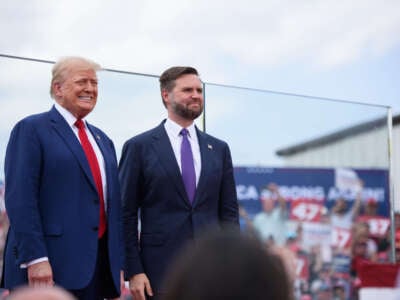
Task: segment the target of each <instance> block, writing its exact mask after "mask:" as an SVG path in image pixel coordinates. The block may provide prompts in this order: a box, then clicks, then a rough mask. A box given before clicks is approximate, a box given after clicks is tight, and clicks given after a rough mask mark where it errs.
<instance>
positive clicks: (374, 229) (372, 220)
mask: <svg viewBox="0 0 400 300" xmlns="http://www.w3.org/2000/svg"><path fill="white" fill-rule="evenodd" d="M357 221H358V222H367V223H368V225H369V233H370V235H371V236H373V237H384V236H386V233H387V231H388V230H389V226H390V219H389V218H385V217H379V216H372V217H370V216H360V217H359V218H358V219H357Z"/></svg>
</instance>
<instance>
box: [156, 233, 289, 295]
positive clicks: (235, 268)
mask: <svg viewBox="0 0 400 300" xmlns="http://www.w3.org/2000/svg"><path fill="white" fill-rule="evenodd" d="M170 270H171V271H170V273H169V274H168V276H166V278H167V281H166V282H165V284H166V285H165V286H166V287H168V294H166V295H165V297H164V300H187V299H191V300H204V299H207V300H217V299H218V300H219V299H252V300H258V299H260V300H261V299H269V300H288V299H292V288H291V284H290V283H289V277H288V274H287V273H286V270H285V267H284V265H283V262H282V260H281V258H280V257H279V256H277V255H276V254H273V253H272V252H269V251H268V250H266V248H265V246H263V245H262V244H261V242H259V241H258V240H257V239H255V238H252V237H249V236H245V235H242V234H239V233H238V232H236V233H234V232H218V233H211V234H208V235H205V236H203V238H202V239H200V240H199V241H198V242H196V243H195V244H193V245H191V246H189V247H187V248H185V251H184V252H183V253H182V255H181V256H180V257H179V258H178V259H177V261H175V264H174V265H173V266H172V268H171V269H170Z"/></svg>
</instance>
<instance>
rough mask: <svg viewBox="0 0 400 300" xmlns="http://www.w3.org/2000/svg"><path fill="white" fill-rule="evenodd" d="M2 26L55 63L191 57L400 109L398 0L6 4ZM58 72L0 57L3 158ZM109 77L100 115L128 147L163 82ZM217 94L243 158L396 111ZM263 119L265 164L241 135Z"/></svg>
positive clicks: (229, 70) (213, 78)
mask: <svg viewBox="0 0 400 300" xmlns="http://www.w3.org/2000/svg"><path fill="white" fill-rule="evenodd" d="M0 34H1V36H2V39H1V40H0V54H9V55H16V56H25V57H31V58H39V59H46V60H57V59H58V58H60V57H62V56H66V55H80V56H86V57H89V58H92V59H94V60H96V61H97V62H99V63H100V64H101V65H102V66H103V67H106V68H113V69H121V70H128V71H134V72H140V73H150V74H160V73H161V72H162V71H163V70H164V69H166V68H167V67H170V66H171V65H192V66H195V67H196V68H197V69H198V70H199V71H200V73H201V75H202V78H203V80H205V81H206V82H214V83H220V84H228V85H237V86H244V87H253V88H259V89H266V90H276V91H283V92H288V93H295V94H305V95H312V96H320V97H328V98H339V99H347V100H354V101H357V102H361V103H370V104H376V105H387V106H392V107H393V111H394V113H400V88H399V84H398V80H399V78H400V59H399V58H400V1H397V0H392V1H390V0H386V1H383V0H377V1H372V0H352V1H344V0H342V1H337V0H336V1H333V0H326V1H309V0H297V1H289V0H279V1H278V0H262V1H261V0H248V1H246V2H243V1H238V0H232V1H229V2H227V1H222V0H213V1H209V0H205V1H200V0H189V1H178V0H171V1H121V0H116V1H96V0H87V1H84V2H82V1H61V0H60V1H40V0H32V1H28V2H27V1H21V0H3V1H1V2H0ZM49 70H50V67H49V66H46V65H44V66H32V65H31V64H29V63H21V62H16V61H12V62H10V61H9V60H5V59H4V58H1V57H0V105H1V107H2V113H1V119H3V121H1V122H0V127H1V130H0V131H1V132H0V139H1V144H0V146H1V148H0V152H1V153H0V155H2V156H3V151H4V146H5V140H7V134H8V132H9V130H10V128H11V126H12V124H14V123H15V122H16V120H18V119H20V118H21V117H23V116H25V115H27V114H30V113H33V112H39V111H42V110H45V109H48V107H49V106H50V104H51V100H50V99H49V97H48V83H49V81H50V77H49V72H50V71H49ZM100 79H101V80H102V81H101V82H100V84H101V85H102V87H101V88H102V90H101V94H100V96H99V98H100V102H99V108H98V109H96V111H95V112H94V113H93V116H91V118H92V119H93V122H94V123H96V124H98V125H99V126H100V127H102V128H104V129H105V131H106V132H107V133H109V134H110V135H111V136H112V137H113V139H114V140H115V141H116V144H117V149H119V147H121V144H122V142H123V140H124V139H126V138H127V137H129V136H130V135H132V134H135V133H138V132H140V131H142V130H145V129H146V128H148V127H151V126H153V125H155V124H157V123H158V122H159V120H160V119H161V118H162V117H163V115H164V110H163V107H162V106H161V102H160V99H159V95H158V90H157V89H158V87H157V81H156V80H153V79H146V80H144V81H146V83H145V84H143V82H142V81H141V80H138V84H136V85H135V84H134V83H133V81H135V80H136V79H135V80H129V79H128V80H126V81H124V80H125V79H124V80H123V79H122V77H120V76H117V75H111V74H105V75H104V74H103V75H101V76H100ZM135 82H136V81H135ZM133 87H135V88H133ZM144 87H146V89H144ZM210 90H212V91H214V94H212V93H211V94H209V95H208V96H209V99H210V101H211V100H212V99H215V100H213V101H212V103H210V104H209V109H210V117H211V118H212V119H211V120H210V122H209V125H210V126H209V130H210V132H211V133H215V134H216V135H218V136H220V137H221V138H223V139H226V140H227V141H228V142H231V143H233V144H234V145H238V146H234V147H233V148H234V149H233V152H234V154H235V155H234V156H236V157H242V156H243V158H240V159H238V161H239V162H241V163H269V162H272V163H276V161H275V160H274V159H273V158H272V156H273V152H274V150H276V149H277V148H280V147H282V146H287V145H291V144H294V143H297V142H301V141H304V140H307V139H310V138H313V137H316V136H318V135H322V134H326V133H329V132H332V131H333V130H335V129H340V128H343V127H344V126H347V125H351V124H354V123H357V122H360V121H364V120H368V119H370V118H373V117H376V116H382V115H384V113H385V112H386V110H385V109H384V108H382V107H367V106H357V105H352V104H349V105H345V106H343V105H342V104H340V103H338V104H332V103H325V102H323V103H322V104H321V103H317V104H315V105H313V104H312V102H309V101H307V100H305V99H300V100H299V99H297V98H296V97H293V98H290V97H288V98H284V99H283V98H282V97H280V96H279V97H278V96H277V97H275V96H273V95H270V94H262V95H260V94H258V93H256V92H250V91H248V92H245V93H243V92H240V93H239V92H238V93H236V92H235V91H231V90H229V89H225V90H223V91H222V90H219V91H218V89H210ZM239 94H240V96H239ZM206 96H207V95H206ZM233 98H234V99H233ZM295 98H296V99H295ZM218 99H219V100H224V101H218ZM290 99H295V100H294V101H304V102H302V103H304V105H303V106H301V105H299V104H298V103H296V102H290ZM333 106H334V107H333ZM138 108H140V109H138ZM109 112H114V113H115V114H116V115H121V118H120V120H117V121H114V122H111V123H110V122H109V121H108V118H107V113H109ZM129 112H130V114H129ZM125 115H126V117H124V116H125ZM230 116H235V118H233V117H232V118H231V119H229V118H230ZM238 116H239V117H240V119H238ZM255 120H260V122H261V124H265V128H262V130H261V131H262V132H264V133H265V134H264V135H261V138H259V137H260V135H252V136H249V137H246V138H248V139H249V143H250V144H249V145H248V147H250V148H256V147H257V148H265V147H268V149H266V152H268V153H269V154H268V155H267V156H266V157H269V158H268V159H266V160H263V159H262V158H259V157H258V158H254V159H252V160H246V158H244V157H246V156H247V157H248V156H249V155H253V153H252V152H250V154H249V153H248V152H246V151H243V149H245V147H244V146H243V142H242V139H238V136H237V135H236V134H235V133H237V132H238V129H240V128H242V129H243V126H245V125H246V124H247V125H248V126H250V124H252V126H255V125H257V124H260V123H254V124H253V121H255ZM264 120H269V121H271V123H268V122H263V121H264ZM272 120H275V121H274V122H272ZM282 120H285V122H280V121H282ZM302 120H303V121H304V120H306V122H303V121H302ZM313 120H314V122H311V121H313ZM299 123H305V125H304V127H303V128H299ZM127 124H129V125H127ZM276 124H280V125H279V126H278V127H276V126H275V125H276ZM284 124H286V125H285V126H286V127H284ZM239 125H240V126H239ZM316 129H318V130H316ZM278 134H279V136H278ZM243 135H246V133H242V137H243ZM246 138H245V139H244V140H246ZM250 140H251V141H250ZM261 140H263V141H264V142H261ZM254 141H258V142H254ZM240 145H241V146H240ZM240 147H241V148H240ZM239 148H240V149H239ZM254 155H256V156H257V155H259V153H258V152H257V153H256V152H254Z"/></svg>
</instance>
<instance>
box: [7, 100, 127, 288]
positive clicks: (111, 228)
mask: <svg viewBox="0 0 400 300" xmlns="http://www.w3.org/2000/svg"><path fill="white" fill-rule="evenodd" d="M88 128H89V130H90V131H91V133H92V134H93V137H94V138H95V140H96V142H97V144H98V146H99V148H100V150H101V152H102V155H103V157H104V161H105V170H106V177H107V191H106V192H107V223H108V224H107V231H108V250H109V258H110V264H111V269H112V270H111V271H112V275H113V281H114V284H115V287H116V288H117V290H119V286H120V284H119V282H120V275H119V274H120V270H121V268H122V264H123V262H122V259H123V256H122V249H123V248H122V247H121V245H122V231H121V230H122V223H121V220H122V219H121V201H120V190H119V182H118V166H117V159H116V155H115V150H114V145H113V143H112V141H111V140H110V139H109V138H108V137H107V136H106V135H105V134H104V133H103V132H102V131H101V130H99V129H98V128H96V127H94V126H91V125H88ZM5 182H6V186H7V187H6V192H5V202H6V209H7V214H8V216H9V219H10V229H9V232H8V236H7V242H6V246H5V256H4V257H5V260H4V272H3V280H4V285H5V287H6V288H14V287H15V286H18V285H21V284H25V283H27V271H26V269H21V268H20V264H21V263H26V262H29V261H32V260H34V259H37V258H40V257H45V256H47V257H48V258H49V262H50V265H51V267H52V270H53V276H54V281H55V283H56V284H57V285H60V286H62V287H64V288H66V289H81V288H84V287H85V286H87V284H88V283H89V281H90V280H91V278H92V275H93V272H94V268H95V263H96V255H97V248H98V224H99V198H98V194H97V190H96V186H95V183H94V180H93V177H92V174H91V171H90V167H89V164H88V162H87V159H86V156H85V153H84V151H83V149H82V146H81V144H80V142H79V140H78V138H77V137H76V135H75V134H74V133H73V131H72V130H71V128H70V126H69V125H68V124H67V122H66V121H65V119H64V118H63V117H62V116H61V115H60V114H59V112H58V111H57V110H56V109H55V108H54V107H53V108H52V109H51V110H50V111H49V112H45V113H42V114H37V115H32V116H29V117H27V118H25V119H23V120H22V121H20V122H18V123H17V124H16V126H15V127H14V129H13V130H12V132H11V136H10V140H9V143H8V146H7V152H6V159H5Z"/></svg>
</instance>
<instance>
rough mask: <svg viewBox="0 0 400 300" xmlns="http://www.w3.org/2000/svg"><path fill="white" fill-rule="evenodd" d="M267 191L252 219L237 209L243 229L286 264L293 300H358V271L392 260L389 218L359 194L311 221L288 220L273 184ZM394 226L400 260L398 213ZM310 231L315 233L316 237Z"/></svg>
mask: <svg viewBox="0 0 400 300" xmlns="http://www.w3.org/2000/svg"><path fill="white" fill-rule="evenodd" d="M266 189H267V190H268V191H269V192H268V193H262V196H261V199H260V201H261V208H262V210H261V211H260V212H259V213H257V214H256V215H255V216H254V217H253V218H251V217H249V215H248V214H247V212H246V210H245V209H244V208H243V207H241V208H240V210H239V211H240V214H241V216H242V218H243V219H244V220H245V221H246V222H245V230H246V231H247V232H249V234H253V235H255V236H258V237H259V238H260V239H261V240H263V241H264V243H265V245H266V246H268V247H272V248H275V249H276V251H277V252H278V253H281V256H282V257H283V258H284V260H286V266H287V269H288V271H289V272H290V273H291V274H292V277H293V278H294V284H295V290H294V294H295V298H296V299H313V300H314V299H340V300H348V299H358V291H359V289H360V286H361V280H360V273H361V272H362V267H363V266H364V265H365V264H371V263H382V264H385V263H391V262H392V259H391V255H390V252H391V243H390V224H389V218H388V217H387V216H386V217H385V216H379V215H378V202H377V201H376V200H374V199H363V198H362V191H360V192H359V193H357V195H356V198H355V199H354V200H353V201H348V200H345V199H343V198H338V199H336V201H335V203H334V204H333V205H332V207H331V208H330V209H327V207H322V208H321V210H322V215H321V216H320V218H319V220H318V221H317V222H313V223H310V222H307V221H299V220H296V221H293V220H290V216H289V215H290V213H289V209H290V203H289V201H287V200H286V199H284V198H283V197H282V196H281V195H280V193H279V187H278V186H277V185H276V184H268V185H267V186H266ZM265 194H267V195H268V197H265ZM349 203H353V204H352V205H349ZM377 223H378V224H377ZM371 227H373V228H371ZM310 228H311V229H310ZM316 228H317V230H316ZM395 228H396V229H397V231H398V233H397V237H396V261H398V262H400V255H399V254H400V215H398V214H396V224H395ZM312 230H314V231H318V234H319V235H320V236H318V238H317V239H315V237H313V236H312V235H311V233H312ZM310 232H311V233H310ZM314 233H315V232H314ZM397 241H398V242H397ZM397 255H399V256H398V257H397ZM361 275H362V274H361Z"/></svg>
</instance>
